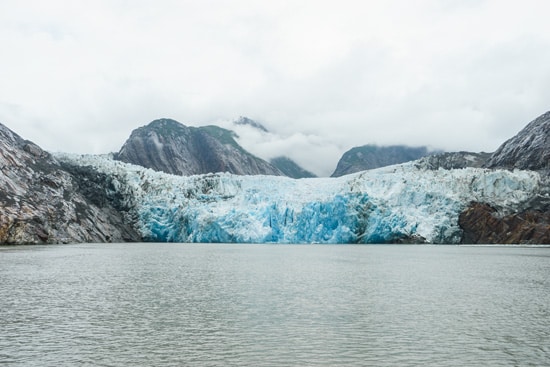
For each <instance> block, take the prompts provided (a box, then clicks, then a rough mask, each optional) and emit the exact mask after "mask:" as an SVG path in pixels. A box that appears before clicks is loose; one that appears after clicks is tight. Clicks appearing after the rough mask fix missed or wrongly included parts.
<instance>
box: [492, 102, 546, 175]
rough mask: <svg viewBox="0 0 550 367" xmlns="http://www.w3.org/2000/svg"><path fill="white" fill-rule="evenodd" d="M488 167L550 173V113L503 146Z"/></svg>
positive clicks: (537, 119) (539, 118) (540, 117)
mask: <svg viewBox="0 0 550 367" xmlns="http://www.w3.org/2000/svg"><path fill="white" fill-rule="evenodd" d="M486 167H488V168H506V169H514V168H516V169H527V170H535V171H546V172H550V111H549V112H546V113H545V114H543V115H541V116H539V117H538V118H536V119H535V120H533V121H531V122H530V123H529V124H528V125H527V126H526V127H525V128H524V129H523V130H521V131H520V132H519V133H518V134H517V135H516V136H514V137H513V138H511V139H510V140H508V141H506V142H505V143H504V144H502V145H501V146H500V147H499V148H498V149H497V151H496V152H495V153H493V155H492V156H491V158H490V159H489V160H488V162H487V164H486Z"/></svg>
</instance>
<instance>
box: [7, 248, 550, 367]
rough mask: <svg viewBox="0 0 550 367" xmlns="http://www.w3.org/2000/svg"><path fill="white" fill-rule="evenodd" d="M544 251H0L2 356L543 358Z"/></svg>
mask: <svg viewBox="0 0 550 367" xmlns="http://www.w3.org/2000/svg"><path fill="white" fill-rule="evenodd" d="M549 256H550V249H548V248H502V247H491V248H485V247H455V246H448V247H447V246H440V247H437V246H280V245H279V246H266V245H258V246H255V245H189V244H185V245H184V244H120V245H119V244H115V245H74V246H51V247H15V248H13V247H12V248H2V250H0V279H1V282H0V310H1V312H2V318H1V328H0V364H6V365H13V366H74V365H86V364H89V365H98V366H157V365H162V366H182V365H185V366H308V365H311V366H322V365H326V366H338V365H342V366H344V365H345V366H354V365H355V366H365V365H376V366H417V365H433V366H457V365H499V366H500V365H510V366H520V365H536V366H542V365H550V306H549V305H550V257H549Z"/></svg>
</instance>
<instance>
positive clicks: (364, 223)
mask: <svg viewBox="0 0 550 367" xmlns="http://www.w3.org/2000/svg"><path fill="white" fill-rule="evenodd" d="M256 128H257V127H256ZM235 138H236V135H235V133H233V132H232V131H230V130H226V129H222V128H220V127H216V126H205V127H200V128H194V127H186V126H184V125H182V124H180V123H178V122H176V121H174V120H169V119H160V120H156V121H153V122H152V123H150V124H149V125H147V126H144V127H142V128H139V129H136V130H135V131H134V132H133V133H132V134H131V136H130V138H129V139H128V141H126V143H125V144H124V146H123V147H122V148H121V150H120V151H119V152H118V153H116V154H115V157H116V159H118V160H119V161H123V162H129V163H133V164H138V165H141V166H143V167H147V168H152V169H154V170H157V171H164V172H168V173H172V174H178V175H186V176H189V175H198V174H204V173H209V174H207V175H202V176H197V177H189V178H181V177H180V178H174V177H175V176H172V175H165V174H164V173H159V174H155V173H151V172H150V171H149V170H144V169H143V168H140V167H138V166H135V165H127V164H124V163H121V162H116V161H113V160H111V159H109V158H107V157H100V156H90V157H89V158H86V159H82V157H81V156H79V155H73V156H70V155H66V156H65V155H63V154H58V155H56V156H52V155H51V154H50V153H48V152H46V151H44V150H42V149H41V148H40V147H39V146H37V145H36V144H34V143H32V142H30V141H27V140H24V139H23V138H21V137H20V136H18V135H17V134H16V133H14V132H13V131H11V130H10V129H8V128H7V127H6V126H4V125H2V124H0V171H1V174H0V244H23V243H74V242H121V241H143V240H147V239H148V238H149V239H153V238H157V239H165V240H168V239H169V238H172V237H168V233H175V232H174V231H175V230H176V229H177V228H179V229H177V230H178V231H180V230H188V231H191V232H192V233H194V235H196V236H198V237H196V238H197V239H200V240H201V241H202V240H205V241H207V240H208V239H209V238H211V237H208V236H209V235H212V234H214V233H215V235H216V236H221V237H215V238H217V239H219V240H224V241H236V240H238V239H239V238H241V239H243V238H248V239H249V240H252V239H253V238H264V237H246V236H248V235H249V234H250V235H254V236H263V235H265V234H266V233H268V232H266V231H268V230H269V231H275V232H269V233H271V234H270V235H269V234H268V235H267V236H268V237H265V238H270V241H277V240H284V238H295V239H296V240H297V241H308V240H307V239H308V238H310V239H312V241H325V242H326V241H328V242H330V241H344V242H345V241H348V240H349V241H372V242H377V241H380V242H394V241H408V242H425V241H428V240H430V238H431V239H435V240H434V241H444V240H445V239H448V240H452V241H457V242H461V243H550V177H549V172H550V166H549V162H550V112H548V113H545V114H544V115H541V116H540V117H538V118H537V119H535V120H533V121H532V122H531V123H529V124H528V125H527V126H526V127H525V128H524V129H523V130H521V131H520V132H519V133H518V134H517V135H516V136H515V137H513V138H511V139H510V140H508V141H506V142H505V143H504V144H503V145H502V146H501V147H500V148H499V149H498V150H497V151H496V152H495V153H493V154H489V153H468V152H457V153H441V154H436V155H425V154H426V153H428V152H427V150H425V148H424V149H423V148H420V149H418V148H410V149H409V148H407V147H400V148H399V149H397V148H395V147H394V148H392V149H393V150H391V149H390V152H393V153H392V154H382V156H384V155H385V158H384V159H382V158H379V156H377V155H376V154H374V153H373V152H375V153H380V152H386V153H387V152H388V150H386V149H384V148H383V147H382V148H380V147H373V146H367V147H368V148H367V153H368V152H369V149H370V153H368V154H365V153H362V154H363V157H365V156H366V157H368V158H369V164H370V165H369V166H366V167H367V168H374V166H375V165H378V166H379V165H382V164H393V162H395V159H399V160H402V159H404V158H403V157H406V156H407V154H410V153H411V152H414V153H415V154H419V155H422V154H424V156H423V157H422V158H420V159H418V160H416V161H415V162H414V163H405V164H403V165H401V166H399V165H396V166H395V168H393V169H388V170H385V171H383V170H382V171H378V172H374V173H373V174H372V175H370V176H369V174H368V173H366V172H365V173H364V174H358V175H355V176H350V177H349V179H346V180H342V179H336V178H334V179H331V178H321V179H315V180H318V181H315V180H307V181H304V182H301V181H296V180H291V179H289V178H284V177H269V176H263V177H258V178H246V177H242V176H240V178H237V177H238V176H231V175H227V174H220V175H216V174H210V173H215V172H231V173H234V174H238V175H271V176H277V175H278V176H281V175H288V176H291V177H304V176H309V173H308V172H307V171H305V170H303V169H302V168H301V167H299V166H297V165H296V164H295V163H293V162H292V161H291V160H289V159H287V158H278V159H274V160H272V162H266V161H264V160H262V159H260V158H258V157H255V156H253V155H252V154H250V153H248V152H247V151H246V150H244V149H243V148H242V147H241V146H240V145H239V144H238V143H237V142H236V140H235ZM414 149H417V150H414ZM351 152H352V153H353V154H351V156H352V158H351V159H350V160H348V162H349V161H351V162H352V164H350V165H349V167H348V168H347V169H348V170H349V169H355V168H353V167H359V163H357V162H358V161H361V159H358V154H357V152H360V153H361V151H360V150H358V149H356V150H353V149H352V150H351ZM397 153H399V154H397ZM354 154H355V158H353V155H354ZM428 154H429V153H428ZM79 157H80V158H79ZM359 158H361V157H359ZM390 158H391V159H390ZM409 158H410V156H408V158H407V159H409ZM353 159H355V160H356V161H355V162H354V161H353ZM350 167H352V168H350ZM363 167H365V166H363ZM511 170H515V171H514V172H510V171H511ZM517 170H525V171H517ZM392 172H394V173H395V177H394V176H392ZM430 172H431V173H430ZM369 177H370V178H369ZM426 177H434V178H435V177H438V178H440V179H444V180H446V181H445V182H447V183H446V184H445V185H449V186H448V190H449V196H446V194H445V192H444V191H445V190H444V188H445V187H447V186H445V187H443V186H441V184H440V183H438V182H433V185H434V186H433V187H432V186H430V185H432V183H431V181H430V179H427V178H426ZM453 177H455V178H459V177H462V178H461V179H460V180H459V181H455V178H453ZM129 178H131V180H137V181H128V180H129ZM465 178H467V179H466V180H465ZM369 179H374V180H382V181H380V182H369ZM415 180H419V181H420V182H421V183H420V186H418V187H419V190H423V191H422V192H418V194H415V193H414V190H413V191H412V192H409V191H410V189H411V186H410V185H413V186H414V185H417V184H418V183H416V182H414V181H415ZM455 183H456V184H457V185H459V186H460V187H461V188H460V189H459V191H457V190H458V189H457V187H458V186H455ZM173 184H174V185H175V184H177V185H188V186H185V187H179V186H177V187H176V186H174V189H177V190H178V193H179V194H178V195H181V197H180V199H181V200H187V199H188V196H189V198H191V199H192V200H194V201H192V202H196V203H198V204H197V205H200V208H192V207H191V208H189V207H186V206H185V205H191V204H189V203H192V202H189V203H188V202H187V201H186V202H185V203H187V204H185V205H184V203H183V202H179V201H177V200H180V199H177V198H176V197H175V196H170V195H169V194H170V190H171V189H170V187H171V186H170V185H173ZM224 184H227V185H229V186H227V187H220V186H219V185H224ZM197 185H198V186H197ZM414 187H416V186H414ZM430 187H431V188H430ZM157 189H158V190H163V191H162V192H163V193H164V194H161V191H155V190H157ZM432 189H433V190H435V191H433V192H432V191H430V190H432ZM151 190H152V191H151ZM213 190H214V191H213ZM216 190H221V191H220V193H223V195H222V196H216V195H217V194H215V192H217V191H216ZM319 190H321V191H319ZM357 190H359V191H357ZM369 190H374V191H372V192H371V191H369ZM407 190H409V191H407ZM468 190H472V191H468ZM317 191H319V194H320V195H321V194H322V195H325V196H322V195H321V196H322V199H321V196H319V197H318V196H317ZM435 192H438V194H437V195H439V196H437V197H438V200H441V201H440V204H438V205H439V206H438V205H434V204H432V203H431V200H432V198H433V195H434V193H435ZM328 193H334V194H335V195H336V196H334V197H330V196H326V195H328ZM405 194H406V195H407V196H406V197H400V196H399V195H405ZM150 195H156V196H154V197H153V196H150ZM159 195H160V196H159ZM163 195H164V196H163ZM212 195H214V196H212ZM220 195H221V194H220ZM272 195H274V196H273V197H272ZM330 195H332V194H330ZM411 195H412V196H411ZM237 198H240V199H238V200H241V201H238V202H235V203H237V204H238V205H240V206H242V208H241V209H239V210H244V211H242V212H241V211H234V210H233V208H231V207H227V208H224V206H223V205H222V204H223V203H225V202H226V201H228V200H233V201H234V200H237ZM457 198H460V199H457ZM153 199H154V200H157V201H158V200H160V201H158V205H160V204H162V205H164V204H169V206H166V207H162V206H155V205H157V204H155V205H152V203H153V202H148V201H147V200H153ZM163 200H165V201H166V202H164V201H163ZM175 200H176V201H175ZM307 200H312V201H307ZM372 200H375V201H372ZM403 200H405V201H403ZM210 201H212V203H213V205H214V203H216V204H215V205H216V208H218V209H217V210H222V212H216V213H213V212H211V211H209V204H208V203H209V202H210ZM233 201H232V202H233ZM155 202H156V201H155ZM404 202H405V203H410V205H413V206H414V205H420V206H421V207H422V208H424V209H423V210H425V211H424V212H422V213H423V214H422V215H426V216H428V217H427V218H420V217H418V218H417V220H418V221H419V223H420V222H421V223H424V224H418V223H417V224H416V225H415V224H414V223H412V222H410V220H415V218H416V217H414V216H413V217H411V218H410V219H407V218H404V217H402V216H400V214H399V213H400V211H401V210H408V209H407V208H409V206H405V207H403V208H401V207H400V208H397V207H394V206H395V205H402V204H403V203H404ZM163 203H164V204H163ZM247 203H248V204H250V205H251V206H252V207H254V208H255V209H254V210H256V212H255V213H256V214H255V215H258V216H259V217H258V218H259V219H258V218H257V219H251V218H249V217H248V215H249V212H248V211H246V208H247V206H246V205H248V204H247ZM153 204H154V203H153ZM144 205H146V206H144ZM151 205H152V206H151ZM219 205H222V206H219ZM350 205H351V206H350ZM407 205H409V204H407ZM264 206H265V207H264ZM440 206H441V207H440ZM140 208H141V209H140ZM142 210H146V211H145V212H144V211H142ZM197 210H198V211H197ZM225 210H228V212H227V213H225V212H224V211H225ZM457 211H460V212H459V213H458V212H457ZM185 213H187V214H185ZM193 213H194V214H193ZM391 213H393V214H391ZM453 213H455V214H453ZM456 213H458V214H459V215H458V214H456ZM390 214H391V215H392V217H385V216H386V215H390ZM194 215H204V216H205V217H204V220H203V219H201V220H199V219H197V218H198V217H194ZM449 215H450V216H449ZM455 215H457V217H455ZM448 216H449V217H448ZM262 218H263V219H262ZM308 218H309V219H308ZM256 220H260V221H259V222H255V221H256ZM248 221H251V222H248ZM312 221H313V222H312ZM247 223H248V224H247ZM252 223H256V224H255V225H256V226H259V227H254V228H252V227H250V225H252ZM437 223H439V224H437ZM182 225H183V226H184V227H185V226H187V227H185V228H183V229H182V227H181V226H182ZM350 225H353V228H352V227H350ZM432 225H436V227H433V228H432V227H430V226H432ZM203 226H204V227H203ZM233 226H238V228H240V230H243V231H245V232H242V233H241V235H243V236H244V234H246V233H248V234H247V235H246V236H245V237H232V235H230V234H229V233H230V232H227V230H229V229H230V228H233ZM395 226H397V227H395ZM423 226H424V227H423ZM425 226H428V227H425ZM438 226H439V227H438ZM441 226H443V227H441ZM186 228H187V229H186ZM224 228H226V229H227V230H225V229H224ZM270 228H271V229H270ZM305 228H308V230H309V231H310V232H308V233H302V232H300V231H302V229H305ZM151 231H152V232H151ZM208 231H214V232H208ZM246 231H252V232H246ZM357 231H359V232H357ZM379 231H380V232H379ZM393 231H396V232H393ZM418 231H420V232H418ZM434 231H435V232H434ZM438 231H441V232H438ZM449 231H450V232H449ZM153 232H154V233H156V234H155V236H157V237H154V236H153V237H147V236H149V234H150V233H153ZM191 232H190V233H191ZM147 233H149V234H147ZM178 233H179V234H178V236H179V235H182V236H183V235H185V233H184V232H178ZM423 233H424V234H429V236H428V237H426V236H425V235H424V234H423ZM336 234H338V235H336ZM290 235H291V236H292V237H284V236H290ZM239 236H240V235H239ZM327 236H328V237H327ZM331 236H332V237H331ZM457 236H458V237H457ZM173 238H180V237H173ZM182 238H184V237H182ZM185 238H187V237H185ZM193 238H195V237H193Z"/></svg>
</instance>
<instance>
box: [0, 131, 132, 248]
mask: <svg viewBox="0 0 550 367" xmlns="http://www.w3.org/2000/svg"><path fill="white" fill-rule="evenodd" d="M0 171H1V174H0V243H1V244H40V243H75V242H79V243H81V242H123V241H139V240H140V238H141V237H140V235H139V234H138V233H137V232H136V231H135V230H134V228H133V226H132V225H131V224H129V223H128V221H127V218H125V217H124V212H123V211H119V210H117V209H116V208H114V207H113V206H111V205H110V202H109V201H108V200H107V199H106V200H105V201H104V202H101V203H100V202H98V200H101V197H104V196H105V194H103V195H97V193H93V194H92V193H90V194H89V195H87V194H86V193H83V191H82V188H83V182H82V181H81V180H79V179H77V178H75V177H74V176H73V175H71V174H70V173H69V172H67V171H66V170H64V169H63V168H62V167H61V166H60V165H59V163H58V162H57V161H56V160H55V159H54V158H53V157H52V156H51V155H50V154H49V153H47V152H45V151H43V150H42V149H41V148H40V147H39V146H37V145H36V144H34V143H32V142H30V141H27V140H23V139H22V138H21V137H20V136H19V135H17V134H15V133H14V132H13V131H11V130H10V129H8V128H7V127H5V126H4V125H2V124H0ZM101 185H102V184H101ZM94 201H95V202H94Z"/></svg>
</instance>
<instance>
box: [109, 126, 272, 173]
mask: <svg viewBox="0 0 550 367" xmlns="http://www.w3.org/2000/svg"><path fill="white" fill-rule="evenodd" d="M236 137H237V136H236V134H235V133H234V132H233V131H231V130H227V129H224V128H221V127H218V126H215V125H209V126H202V127H188V126H185V125H183V124H181V123H180V122H178V121H176V120H172V119H158V120H154V121H152V122H151V123H149V124H148V125H145V126H142V127H140V128H137V129H135V130H134V131H132V133H131V135H130V137H129V138H128V139H127V140H126V142H125V143H124V145H123V146H122V148H121V149H120V151H119V152H118V153H117V154H116V155H115V158H116V159H117V160H120V161H122V162H126V163H132V164H137V165H140V166H143V167H146V168H151V169H154V170H156V171H162V172H165V173H170V174H176V175H196V174H205V173H215V172H230V173H233V174H237V175H258V174H263V175H275V176H280V175H282V172H280V171H279V170H278V169H277V168H275V167H273V166H272V165H271V164H269V163H268V162H266V161H264V160H262V159H261V158H258V157H256V156H254V155H252V154H250V153H249V152H247V151H246V150H245V149H244V148H242V147H241V146H240V145H239V144H238V143H237V142H236V141H235V138H236Z"/></svg>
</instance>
